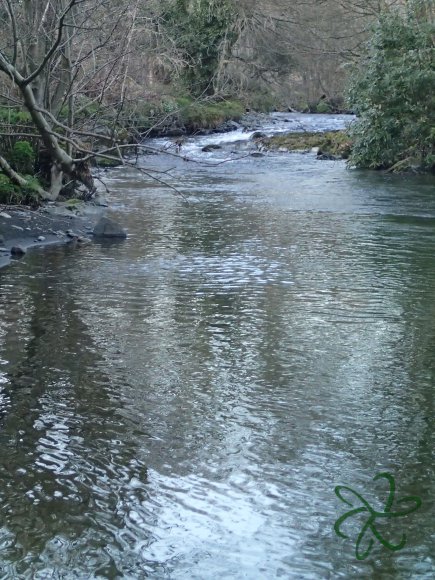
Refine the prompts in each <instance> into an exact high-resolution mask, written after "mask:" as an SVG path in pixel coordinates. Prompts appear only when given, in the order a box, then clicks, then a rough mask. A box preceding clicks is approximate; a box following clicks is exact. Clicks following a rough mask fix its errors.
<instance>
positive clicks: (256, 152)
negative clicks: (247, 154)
mask: <svg viewBox="0 0 435 580" xmlns="http://www.w3.org/2000/svg"><path fill="white" fill-rule="evenodd" d="M251 157H264V153H260V152H259V151H255V152H254V153H251Z"/></svg>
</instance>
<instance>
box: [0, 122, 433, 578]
mask: <svg viewBox="0 0 435 580" xmlns="http://www.w3.org/2000/svg"><path fill="white" fill-rule="evenodd" d="M345 122H346V119H345V118H341V117H327V116H319V115H317V116H298V115H281V116H279V115H274V116H271V117H269V119H268V123H265V126H264V127H263V129H265V130H266V132H267V131H270V132H275V131H276V130H284V129H285V128H288V127H290V126H291V125H292V124H293V126H294V127H295V128H296V126H298V125H301V124H303V126H304V127H305V128H309V129H311V130H320V129H326V128H338V127H339V126H342V125H343V124H344V123H345ZM249 137H250V134H249V133H248V134H246V132H245V133H243V132H242V131H236V132H234V133H228V134H226V135H214V136H203V137H195V138H190V139H188V140H187V141H186V143H185V144H184V145H183V147H182V150H181V153H182V154H183V155H184V156H186V157H187V158H189V159H190V161H184V160H183V159H180V158H177V157H174V156H173V155H145V156H143V157H142V158H141V160H140V162H141V165H142V167H143V168H144V169H146V170H147V171H148V172H149V173H150V174H152V175H154V176H157V177H158V178H159V179H161V180H163V181H166V182H168V183H169V184H171V185H172V186H175V187H176V188H177V189H178V190H179V193H176V192H175V191H172V190H170V189H168V188H167V187H166V186H165V185H164V184H162V183H157V182H155V181H153V180H152V179H151V178H150V177H147V176H146V175H142V174H138V173H137V172H135V171H133V170H130V169H127V168H122V167H121V168H118V169H114V170H111V171H110V172H109V173H107V174H106V180H107V184H108V186H109V188H110V190H111V193H110V196H109V197H110V202H111V205H112V207H113V211H114V213H115V215H117V217H118V219H119V220H120V221H122V223H123V224H124V225H125V226H126V228H127V229H128V233H129V236H128V239H127V240H126V241H125V242H120V243H94V244H91V245H89V246H85V247H82V248H78V249H75V250H74V249H71V248H68V247H58V248H48V249H44V250H35V251H32V252H31V253H29V254H28V255H27V256H26V257H25V259H24V260H22V261H20V262H15V263H14V264H13V265H11V266H9V267H8V268H6V269H4V270H2V271H0V283H1V304H0V442H1V445H0V577H1V578H29V579H34V578H36V579H40V578H41V579H46V578H56V579H57V578H59V579H60V578H62V579H75V578H86V579H87V578H133V579H134V578H139V579H142V578H157V579H160V578H162V579H165V578H170V579H198V580H208V579H214V578H228V579H236V580H239V579H249V580H251V579H252V580H254V579H270V578H289V579H314V580H316V579H336V578H346V579H347V578H388V579H389V578H391V579H393V578H394V579H397V578H403V579H405V578H406V579H408V578H428V579H429V578H433V577H434V576H435V561H434V554H435V518H434V509H435V506H434V501H433V498H434V492H435V477H434V476H435V468H434V460H435V415H434V410H435V409H434V405H435V403H434V392H435V391H434V389H435V357H434V352H435V195H434V185H435V181H434V179H433V178H431V177H415V176H413V177H404V176H392V175H385V174H382V173H375V172H363V171H356V170H348V169H346V167H345V165H344V162H341V161H340V162H337V161H318V160H317V159H316V158H315V155H314V154H312V153H283V152H276V153H267V154H265V155H264V156H263V157H260V158H258V157H252V156H251V155H250V153H251V152H252V149H251V148H250V146H248V143H249V141H248V138H249ZM210 143H213V144H219V145H221V146H222V148H221V149H216V150H214V151H212V152H209V153H205V152H202V151H201V148H202V147H203V146H204V145H207V144H210ZM153 145H154V146H155V147H168V152H169V153H173V152H174V149H173V144H171V143H169V142H165V141H164V140H157V141H155V142H154V143H153ZM180 194H182V195H180ZM378 473H388V474H390V476H391V477H394V479H395V483H396V496H395V498H394V500H395V502H394V504H393V505H392V507H391V506H390V507H391V511H393V512H396V511H398V510H399V509H400V504H397V500H399V499H400V498H403V497H405V496H418V497H419V498H420V499H421V502H422V505H421V507H420V508H419V509H418V510H416V511H415V512H413V513H410V514H408V515H405V516H402V517H396V518H391V517H390V518H388V517H384V518H382V517H381V518H378V520H377V521H376V522H375V523H374V526H375V530H377V531H378V532H379V533H380V534H381V537H382V538H385V539H386V540H387V541H389V542H391V543H394V544H399V542H400V541H401V539H402V535H403V534H405V535H406V545H405V546H404V547H403V548H402V549H400V550H398V551H396V552H393V551H391V550H389V549H388V548H386V547H385V546H383V545H382V544H381V543H380V542H379V541H378V540H377V539H376V537H375V535H374V534H373V531H372V529H370V528H367V529H366V533H365V534H364V537H363V539H362V543H361V546H362V547H363V548H364V549H366V548H368V547H369V542H370V541H371V540H374V542H373V546H372V548H371V551H370V554H368V555H367V557H366V558H365V559H363V560H358V559H357V558H356V541H357V537H358V534H359V533H360V531H361V530H362V529H363V526H364V524H365V522H367V520H368V517H369V514H368V512H367V511H365V512H361V511H360V512H358V513H356V514H354V515H353V516H351V517H349V519H347V520H346V522H344V523H343V527H342V530H343V532H346V535H348V536H349V538H348V539H345V538H342V537H339V536H338V535H337V534H336V533H335V532H334V524H335V522H336V521H337V520H338V518H339V517H340V516H341V515H343V514H345V513H346V512H348V511H350V510H352V509H353V508H355V507H360V506H361V505H363V504H362V503H361V502H358V501H357V500H356V499H355V498H356V496H354V495H351V492H348V495H347V496H346V497H347V498H348V500H349V503H348V504H346V503H344V502H343V501H340V499H339V497H337V495H336V494H335V493H334V490H335V488H336V486H339V485H344V486H348V487H350V488H351V489H352V490H355V491H358V493H360V494H361V496H363V498H364V499H365V500H366V501H367V502H369V504H370V505H371V506H373V509H376V510H377V511H380V512H383V511H384V509H385V511H388V509H386V508H385V505H386V501H387V495H388V489H389V481H387V478H385V477H382V478H380V479H377V480H375V481H374V480H373V478H374V477H375V476H376V474H378ZM409 501H411V500H408V505H409Z"/></svg>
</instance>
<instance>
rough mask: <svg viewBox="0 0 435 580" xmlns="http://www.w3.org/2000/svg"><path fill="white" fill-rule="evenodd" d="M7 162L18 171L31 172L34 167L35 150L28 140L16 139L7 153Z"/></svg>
mask: <svg viewBox="0 0 435 580" xmlns="http://www.w3.org/2000/svg"><path fill="white" fill-rule="evenodd" d="M7 157H8V160H9V163H10V164H11V166H12V167H13V168H14V169H15V171H18V173H28V174H32V173H33V171H34V168H35V157H36V156H35V151H34V150H33V147H32V145H31V144H30V143H29V142H28V141H17V142H16V143H14V146H13V147H12V149H11V151H9V154H8V155H7Z"/></svg>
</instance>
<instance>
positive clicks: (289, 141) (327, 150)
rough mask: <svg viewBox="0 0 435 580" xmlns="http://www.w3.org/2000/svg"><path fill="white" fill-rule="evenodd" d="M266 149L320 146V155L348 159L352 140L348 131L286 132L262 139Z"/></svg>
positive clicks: (308, 149) (306, 149)
mask: <svg viewBox="0 0 435 580" xmlns="http://www.w3.org/2000/svg"><path fill="white" fill-rule="evenodd" d="M261 144H262V145H263V146H264V147H265V148H266V149H271V150H277V149H286V150H287V151H310V150H311V149H313V148H318V153H317V154H318V156H322V155H323V156H326V157H330V158H335V159H347V158H348V157H349V155H350V151H351V141H350V138H349V135H348V133H347V132H346V131H328V132H327V133H309V132H305V133H285V134H283V135H274V136H272V137H265V138H262V139H261Z"/></svg>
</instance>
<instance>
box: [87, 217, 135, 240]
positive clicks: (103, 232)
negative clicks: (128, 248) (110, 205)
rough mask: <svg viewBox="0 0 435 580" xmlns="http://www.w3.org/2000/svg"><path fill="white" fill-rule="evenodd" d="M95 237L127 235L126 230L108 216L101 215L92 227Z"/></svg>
mask: <svg viewBox="0 0 435 580" xmlns="http://www.w3.org/2000/svg"><path fill="white" fill-rule="evenodd" d="M92 233H93V235H94V236H95V237H96V238H122V239H125V238H126V237H127V232H126V231H125V230H124V229H123V228H122V227H121V226H120V225H119V224H118V222H116V221H115V220H112V219H110V218H106V217H102V218H100V220H99V221H98V223H97V224H96V225H95V227H94V231H93V232H92Z"/></svg>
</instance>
